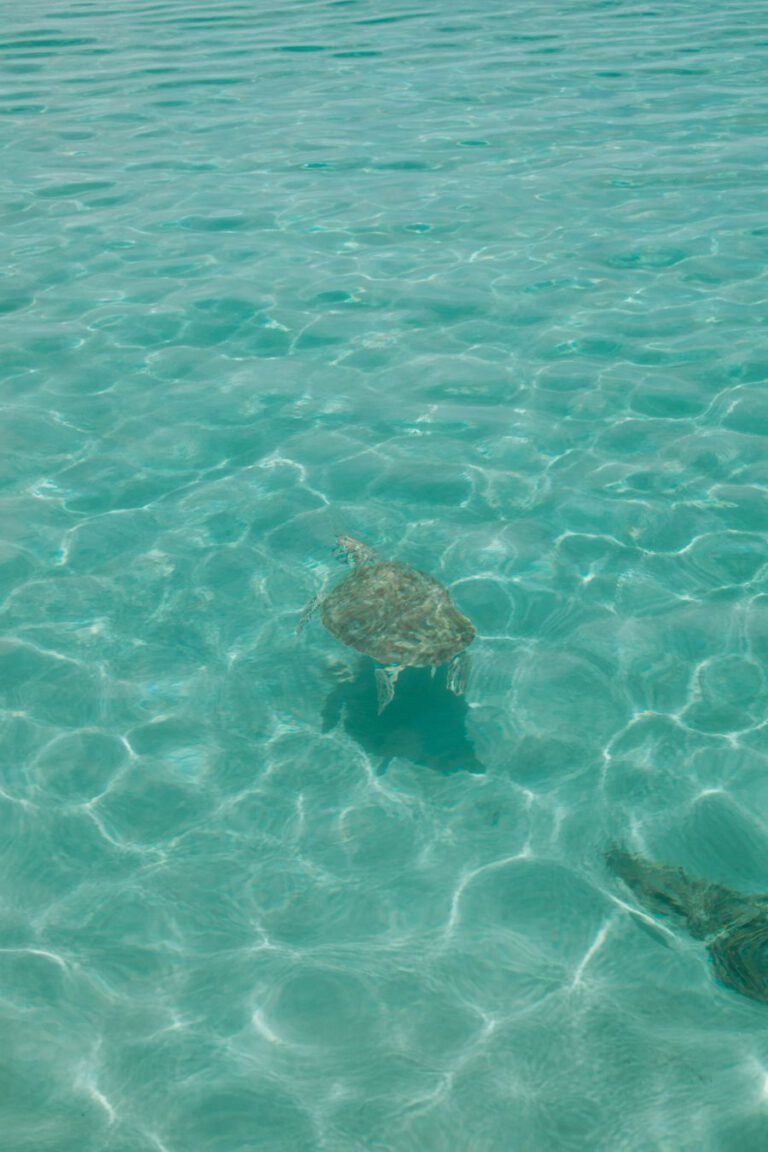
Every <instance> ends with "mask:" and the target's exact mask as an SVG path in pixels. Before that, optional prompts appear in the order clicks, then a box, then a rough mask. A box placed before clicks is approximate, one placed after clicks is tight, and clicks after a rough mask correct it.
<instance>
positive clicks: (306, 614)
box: [296, 596, 320, 634]
mask: <svg viewBox="0 0 768 1152" xmlns="http://www.w3.org/2000/svg"><path fill="white" fill-rule="evenodd" d="M319 603H320V597H319V596H313V597H312V599H311V600H310V602H309V604H307V606H306V608H305V609H304V611H303V612H302V614H301V616H300V617H299V622H298V624H297V625H296V632H297V634H298V633H301V632H303V631H304V629H305V628H306V626H307V624H308V623H309V621H310V619H311V617H312V614H313V612H314V611H315V609H316V608H317V606H318V604H319Z"/></svg>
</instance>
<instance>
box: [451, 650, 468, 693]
mask: <svg viewBox="0 0 768 1152" xmlns="http://www.w3.org/2000/svg"><path fill="white" fill-rule="evenodd" d="M471 666H472V661H471V659H470V657H469V656H468V655H467V653H466V652H459V654H458V656H454V658H453V660H451V662H450V664H449V665H448V676H447V680H446V683H447V685H448V688H449V689H450V691H451V692H453V694H454V696H463V695H464V693H465V691H466V688H467V681H468V680H469V670H470V668H471Z"/></svg>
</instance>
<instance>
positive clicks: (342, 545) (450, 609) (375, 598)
mask: <svg viewBox="0 0 768 1152" xmlns="http://www.w3.org/2000/svg"><path fill="white" fill-rule="evenodd" d="M337 554H338V555H339V557H340V558H341V559H342V560H346V561H347V562H348V563H349V564H350V566H351V568H352V572H351V573H350V574H349V576H347V577H346V579H344V580H342V581H341V583H340V584H337V585H336V587H335V588H334V589H333V590H332V591H331V592H330V593H329V594H328V595H327V596H326V597H324V598H322V599H321V598H319V597H316V598H315V599H314V600H312V601H310V603H309V604H308V605H307V607H306V608H305V609H304V612H303V614H302V617H301V620H300V621H299V627H298V631H301V629H302V628H303V627H304V625H305V624H306V622H307V621H308V620H309V618H310V616H311V615H312V613H313V611H314V610H315V608H316V607H317V606H318V604H319V606H320V618H321V619H322V621H323V624H324V625H325V627H326V628H327V629H328V631H329V632H330V633H331V635H333V636H335V637H336V639H337V640H341V642H342V644H346V645H348V647H350V648H356V649H357V651H358V652H363V653H364V654H365V655H366V656H370V657H371V658H372V659H373V660H375V661H376V663H377V665H379V667H377V669H376V692H377V696H378V705H379V714H381V713H382V712H383V711H384V709H385V708H386V706H387V704H388V703H389V702H390V700H391V699H392V697H393V696H394V693H395V683H396V681H397V677H398V676H399V674H400V672H401V671H402V670H403V668H405V667H408V666H414V667H417V668H425V667H431V668H432V670H433V671H434V669H435V668H437V667H438V666H439V665H441V664H448V681H447V682H448V687H449V688H450V690H451V691H452V692H454V693H455V694H456V695H457V696H461V694H462V693H463V691H464V689H465V687H466V683H467V676H468V674H469V657H468V656H467V655H466V653H465V649H466V648H467V647H468V645H469V644H471V642H472V640H473V639H474V637H475V629H474V627H473V626H472V624H471V622H470V621H469V620H468V619H467V618H466V616H462V614H461V612H458V611H457V610H456V608H454V606H453V603H452V601H451V597H450V595H449V594H448V591H447V589H445V588H444V587H443V586H442V584H440V583H438V581H437V580H435V579H434V577H432V576H428V575H427V573H426V572H419V571H418V570H417V569H416V568H410V567H409V566H408V565H407V564H397V563H395V562H393V561H389V560H380V559H379V557H378V556H377V554H376V553H375V552H374V551H373V549H372V548H369V547H368V546H367V545H366V544H361V543H360V541H359V540H354V539H353V538H352V537H351V536H339V538H338V549H337Z"/></svg>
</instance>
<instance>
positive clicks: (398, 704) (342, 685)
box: [322, 657, 485, 776]
mask: <svg viewBox="0 0 768 1152" xmlns="http://www.w3.org/2000/svg"><path fill="white" fill-rule="evenodd" d="M445 676H446V672H445V668H440V669H438V671H437V673H436V674H435V676H434V677H432V676H431V675H430V672H429V669H428V668H405V669H404V670H403V671H402V672H401V674H400V677H399V679H398V681H397V689H396V691H395V698H394V700H392V701H391V703H390V704H388V705H387V707H386V708H385V709H384V711H383V712H382V714H381V716H379V715H377V712H376V708H377V700H376V681H375V677H374V665H373V662H372V661H371V660H369V659H367V658H366V657H362V658H361V659H359V660H357V661H356V663H355V666H354V668H353V670H352V675H351V678H350V679H348V680H343V681H340V682H339V683H337V684H336V685H334V688H333V690H332V691H331V692H330V693H329V695H328V697H327V699H326V701H325V704H324V706H323V714H322V728H323V732H329V731H331V729H333V728H335V727H336V726H337V725H338V724H339V723H341V724H343V726H344V728H345V730H346V731H347V732H348V733H349V735H350V736H351V737H352V738H353V739H354V740H356V741H357V742H358V744H359V745H360V747H361V748H363V749H364V751H365V752H367V753H368V755H369V756H371V757H379V758H380V763H379V765H378V767H377V773H378V775H381V774H382V773H383V772H385V771H386V769H387V766H388V765H389V762H390V760H392V759H393V758H394V757H396V756H399V757H402V758H403V759H405V760H410V761H412V762H413V763H414V764H420V765H423V766H424V767H425V768H431V769H433V770H434V771H436V772H441V773H442V774H443V775H446V776H448V775H450V774H451V773H454V772H473V773H475V774H478V773H482V772H485V766H484V765H483V764H482V763H481V761H480V760H478V758H477V755H476V753H475V749H474V746H473V744H472V742H471V741H470V739H469V737H468V736H467V730H466V720H467V714H468V712H469V706H468V704H467V702H466V700H465V699H464V697H463V696H454V694H453V693H452V692H449V691H448V689H447V687H446V684H445Z"/></svg>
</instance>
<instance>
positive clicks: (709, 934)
mask: <svg viewBox="0 0 768 1152" xmlns="http://www.w3.org/2000/svg"><path fill="white" fill-rule="evenodd" d="M606 861H607V864H608V866H609V868H610V869H611V871H612V872H613V873H614V874H615V875H617V876H619V877H620V878H621V879H622V880H623V881H624V883H625V884H626V885H627V887H628V888H630V889H631V890H632V891H633V892H634V894H635V895H636V896H637V897H638V899H639V900H640V902H641V903H642V904H644V905H645V906H646V908H648V910H649V911H650V912H654V913H656V914H657V915H658V914H661V915H670V914H671V915H673V916H676V917H677V918H678V919H679V920H682V921H683V922H684V923H685V926H686V927H687V929H688V931H689V932H690V934H691V936H693V938H694V940H703V941H704V942H705V943H706V946H707V950H708V952H709V954H710V956H711V957H712V963H713V966H714V969H715V975H716V976H717V978H718V980H720V982H721V983H722V984H725V985H726V987H728V988H732V989H733V990H734V992H739V993H741V995H742V996H749V997H750V998H751V999H752V1000H761V1001H762V1002H763V1003H768V896H745V895H743V894H742V893H740V892H733V891H731V889H730V888H725V887H723V886H722V885H720V884H709V883H707V882H706V881H705V880H697V879H696V878H695V877H692V876H688V875H687V873H685V872H684V871H683V869H682V868H671V867H669V866H668V865H666V864H655V863H653V861H651V860H646V859H645V858H644V857H643V856H636V855H633V854H632V853H630V852H627V851H626V850H625V849H623V848H619V847H616V846H613V847H612V848H611V849H610V850H609V851H608V852H607V853H606Z"/></svg>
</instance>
